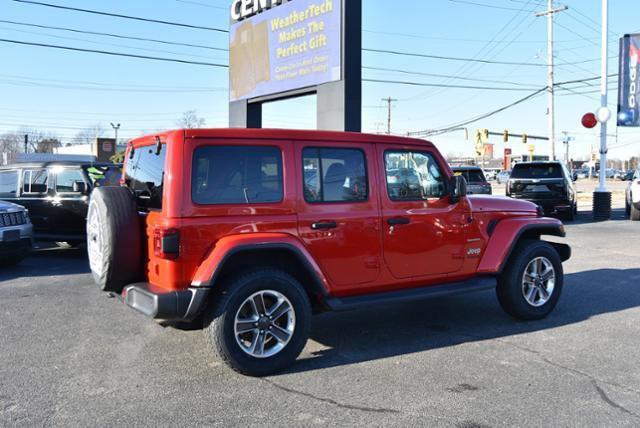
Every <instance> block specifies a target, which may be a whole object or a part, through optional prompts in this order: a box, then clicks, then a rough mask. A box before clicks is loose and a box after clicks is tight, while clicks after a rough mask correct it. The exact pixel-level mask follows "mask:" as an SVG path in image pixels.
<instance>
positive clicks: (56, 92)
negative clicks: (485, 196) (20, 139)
mask: <svg viewBox="0 0 640 428" xmlns="http://www.w3.org/2000/svg"><path fill="white" fill-rule="evenodd" d="M41 1H42V2H46V3H51V4H58V5H65V6H71V7H78V8H85V9H93V10H98V11H104V12H110V13H117V14H125V15H132V16H139V17H146V18H152V19H158V20H168V21H176V22H180V23H185V24H193V25H197V26H206V27H214V28H223V29H226V28H228V24H229V10H228V6H229V4H230V1H226V0H193V1H190V0H135V1H131V0H130V1H124V0H111V1H108V2H107V1H99V0H41ZM364 3H365V5H364V24H363V25H364V42H363V44H364V47H366V48H375V49H393V50H398V51H403V52H412V53H422V54H430V55H440V56H454V57H461V58H475V59H482V60H490V61H502V62H504V61H506V62H516V63H521V64H522V65H515V66H514V65H496V64H482V63H474V62H459V61H446V60H436V59H426V58H418V57H408V56H398V55H389V54H380V53H373V52H364V53H363V64H364V66H365V67H366V68H365V70H364V71H363V75H364V76H365V77H366V78H370V79H381V80H395V81H398V80H402V81H412V82H424V83H433V84H439V85H445V86H451V85H471V86H486V87H492V88H496V87H501V88H509V89H510V90H505V91H498V90H476V89H457V88H430V87H413V86H406V85H400V84H389V83H372V82H365V83H364V84H363V92H364V100H363V104H364V108H363V115H364V130H365V131H370V132H377V131H383V130H384V129H385V128H386V108H385V107H384V103H382V102H381V98H383V97H388V96H391V97H393V98H397V99H398V100H399V101H398V102H396V103H395V104H394V108H393V132H394V133H399V134H402V133H406V132H408V131H416V130H422V129H434V128H436V129H437V128H441V127H443V126H446V125H449V124H452V123H456V122H461V121H463V120H465V119H468V118H473V117H475V116H478V115H481V114H483V113H486V112H490V111H493V110H496V109H498V108H500V107H503V106H505V105H508V104H510V103H512V102H514V101H516V100H518V99H520V98H522V97H525V96H526V95H528V94H530V93H531V92H532V89H536V88H541V87H544V86H545V85H546V78H547V76H546V68H544V67H539V66H536V64H544V63H545V61H546V59H545V58H546V36H547V30H546V20H545V19H544V18H536V17H535V16H534V11H538V10H544V9H545V6H544V5H542V3H546V2H542V1H540V0H531V1H527V0H477V1H475V0H473V1H472V0H469V1H467V0H455V1H454V0H429V1H410V2H397V1H396V2H394V1H388V0H365V1H364ZM557 3H558V2H557ZM559 4H560V3H559ZM561 4H566V5H568V6H569V10H568V11H567V12H563V13H561V14H559V15H558V18H557V24H558V25H557V26H556V40H557V45H556V55H557V61H558V63H559V66H558V68H557V81H568V80H575V79H585V78H590V77H596V76H598V75H599V73H600V63H599V61H598V58H599V56H600V47H599V37H600V36H599V32H598V31H599V27H598V24H599V22H600V9H599V5H600V1H598V0H569V1H566V2H563V3H561ZM610 4H611V5H610V8H611V44H610V56H612V57H617V55H618V38H619V36H620V35H622V34H623V33H631V32H640V20H638V16H640V5H639V4H638V0H611V1H610ZM0 20H2V21H13V22H14V23H7V22H0V38H1V39H10V40H17V41H22V42H32V43H33V42H35V43H43V44H51V45H62V46H71V47H77V48H85V49H97V50H105V51H114V52H124V53H133V54H138V55H147V56H159V57H166V58H179V59H186V60H190V61H202V62H209V63H219V64H226V63H227V52H225V51H220V50H212V49H204V48H197V47H186V46H173V45H164V44H160V43H153V42H143V41H134V40H125V39H117V38H109V37H104V36H96V35H87V34H80V33H72V32H68V31H60V30H54V29H45V28H34V27H27V26H24V25H17V24H16V23H27V24H38V25H44V26H56V27H65V28H72V29H77V30H83V31H94V32H105V33H113V34H117V35H126V36H134V37H141V38H153V39H161V40H170V41H173V42H179V43H185V44H197V45H202V46H207V47H214V48H227V45H228V36H227V35H226V34H224V33H221V32H215V31H209V30H203V29H192V28H183V27H175V26H167V25H161V24H156V23H147V22H139V21H133V20H126V19H121V18H116V17H107V16H100V15H92V14H86V13H80V12H73V11H68V10H58V9H53V8H48V7H44V6H42V5H33V4H27V3H21V2H16V1H13V0H0ZM0 54H1V55H0V58H1V62H0V64H1V65H2V67H1V70H0V131H7V130H14V129H16V128H18V127H20V126H34V127H38V128H43V129H49V130H50V131H52V132H54V133H55V134H57V135H58V136H59V137H60V138H61V139H62V140H63V141H64V142H67V141H70V140H71V138H72V137H73V136H74V135H75V133H76V132H77V131H78V130H79V129H81V128H84V127H86V126H90V125H93V124H96V123H101V124H102V125H103V126H104V127H106V128H109V122H118V123H122V130H121V133H120V135H121V136H123V137H134V136H138V135H140V134H142V133H146V132H153V131H156V130H160V129H167V128H174V127H175V126H176V122H177V120H178V119H179V117H180V116H181V113H182V112H184V111H186V110H197V111H198V113H199V114H200V115H201V116H203V117H205V118H206V120H207V125H208V126H211V127H222V126H226V124H227V109H228V106H227V100H228V93H227V87H228V76H227V70H226V69H224V68H219V67H210V66H199V65H186V64H178V63H167V62H156V61H149V60H142V59H133V58H122V57H113V56H106V55H98V54H89V53H80V52H70V51H63V50H56V49H50V48H43V47H36V46H25V45H13V44H8V43H4V42H0ZM575 63H578V64H575ZM617 67H618V65H617V59H615V58H613V59H612V60H611V66H610V73H616V72H617ZM371 68H387V69H401V70H404V71H409V72H411V73H423V74H422V75H421V74H407V73H399V72H395V71H380V70H373V69H371ZM424 74H430V75H424ZM433 75H435V76H433ZM440 75H444V76H449V77H441V76H440ZM459 78H464V79H477V80H478V81H475V80H474V81H472V80H462V79H459ZM484 81H486V82H484ZM589 84H591V85H594V86H586V85H584V86H576V85H574V86H571V87H572V88H573V89H572V92H570V91H561V92H559V94H558V95H559V96H558V98H557V110H558V115H557V118H558V125H557V130H558V135H559V137H561V136H562V134H561V132H562V131H568V132H569V133H570V134H571V135H573V136H574V137H576V142H575V143H574V144H573V147H572V157H575V158H580V157H586V156H587V155H588V153H589V150H590V147H591V145H597V140H596V138H595V132H592V131H587V130H585V129H583V128H581V126H580V118H581V116H582V115H583V114H584V113H586V112H587V111H594V110H596V109H597V108H598V106H599V95H598V94H597V90H598V85H599V82H598V81H593V82H590V83H589ZM611 88H612V92H611V93H610V102H611V107H612V108H615V105H616V88H617V80H616V79H613V80H612V86H611ZM512 89H513V90H512ZM594 91H595V92H596V93H589V92H594ZM546 109H547V101H546V96H545V95H544V94H541V95H540V96H538V97H536V98H534V99H532V100H530V101H527V102H525V103H522V104H520V105H519V106H517V107H515V108H512V109H509V110H507V111H505V112H503V113H501V114H498V115H495V116H492V117H491V118H488V119H485V120H482V121H480V122H478V123H475V124H473V125H470V130H471V132H472V133H473V132H475V129H477V128H490V129H491V130H495V131H502V130H504V129H509V130H510V131H511V132H515V133H528V134H534V135H536V134H537V135H546V132H547V117H546ZM265 126H269V127H293V128H313V127H315V106H314V103H313V99H299V100H293V101H290V102H285V103H281V104H279V105H270V106H268V107H267V108H266V111H265ZM610 133H611V134H616V129H615V127H612V128H611V129H610ZM109 135H111V132H110V133H109ZM432 140H433V141H434V142H435V143H436V144H437V145H438V146H439V147H440V149H441V150H442V151H443V152H445V153H455V154H465V155H469V156H470V155H472V153H473V143H471V142H466V141H464V134H463V133H462V132H457V133H452V134H448V135H444V136H439V137H434V138H433V139H432ZM494 140H495V141H494V142H495V143H496V152H502V149H503V147H504V146H503V144H502V142H501V141H499V140H500V139H499V138H494ZM611 144H612V145H613V147H617V148H614V149H612V151H611V156H612V157H614V158H616V157H621V156H630V155H640V129H620V130H619V132H618V139H617V141H616V138H615V137H613V138H612V139H611ZM616 144H617V146H616ZM511 146H512V147H513V148H514V151H515V152H516V153H520V152H524V151H525V146H524V145H522V144H521V143H520V142H518V141H515V142H512V143H511ZM536 148H537V151H538V152H542V153H546V151H547V148H546V145H545V143H538V144H537V147H536ZM560 150H561V149H559V152H560Z"/></svg>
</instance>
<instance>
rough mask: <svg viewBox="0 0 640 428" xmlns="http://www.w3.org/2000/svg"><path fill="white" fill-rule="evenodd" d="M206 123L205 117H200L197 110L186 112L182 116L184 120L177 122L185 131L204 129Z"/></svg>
mask: <svg viewBox="0 0 640 428" xmlns="http://www.w3.org/2000/svg"><path fill="white" fill-rule="evenodd" d="M205 123H206V120H205V119H204V118H203V117H199V116H198V112H197V111H196V110H189V111H185V112H184V113H183V114H182V118H181V119H180V120H179V121H178V122H176V124H177V125H178V127H179V128H183V129H195V128H202V127H203V126H204V125H205Z"/></svg>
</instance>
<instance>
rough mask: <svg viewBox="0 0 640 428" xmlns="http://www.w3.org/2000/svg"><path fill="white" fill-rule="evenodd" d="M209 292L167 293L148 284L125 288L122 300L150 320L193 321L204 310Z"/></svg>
mask: <svg viewBox="0 0 640 428" xmlns="http://www.w3.org/2000/svg"><path fill="white" fill-rule="evenodd" d="M209 292H210V290H209V289H208V288H189V289H186V290H180V291H166V290H162V289H158V288H157V287H154V286H153V285H151V284H148V283H138V284H132V285H129V286H127V287H125V289H124V290H123V292H122V298H123V301H124V303H125V304H126V305H127V306H129V307H131V308H132V309H134V310H136V311H138V312H140V313H142V314H143V315H146V316H148V317H149V318H153V319H156V320H163V321H193V320H194V319H195V318H196V317H197V316H198V315H199V314H200V312H201V311H202V309H204V306H205V304H206V302H207V297H208V296H209Z"/></svg>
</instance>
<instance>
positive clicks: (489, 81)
mask: <svg viewBox="0 0 640 428" xmlns="http://www.w3.org/2000/svg"><path fill="white" fill-rule="evenodd" d="M362 68H363V69H365V70H374V71H388V72H391V73H401V74H412V75H416V76H428V77H442V78H450V79H455V80H465V81H469V82H485V83H498V84H503V85H517V86H520V85H522V84H523V83H522V82H511V81H507V80H491V79H478V78H471V77H456V76H451V75H447V74H437V73H424V72H420V71H411V70H402V69H399V68H385V67H369V66H363V67H362Z"/></svg>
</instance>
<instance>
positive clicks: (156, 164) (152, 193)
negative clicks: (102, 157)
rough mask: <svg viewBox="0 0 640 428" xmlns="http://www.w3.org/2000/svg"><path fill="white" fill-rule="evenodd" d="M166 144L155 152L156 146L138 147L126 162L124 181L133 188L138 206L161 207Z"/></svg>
mask: <svg viewBox="0 0 640 428" xmlns="http://www.w3.org/2000/svg"><path fill="white" fill-rule="evenodd" d="M166 153H167V148H166V145H165V144H163V145H162V146H161V150H160V153H156V146H155V145H153V146H144V147H138V148H137V149H136V151H135V153H134V156H133V159H129V160H128V162H127V168H126V171H125V173H126V175H125V183H126V185H127V186H128V187H129V188H130V189H131V190H133V192H134V193H135V195H136V198H137V200H138V203H139V204H140V206H142V207H145V208H153V209H162V189H163V183H164V163H165V157H166Z"/></svg>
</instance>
